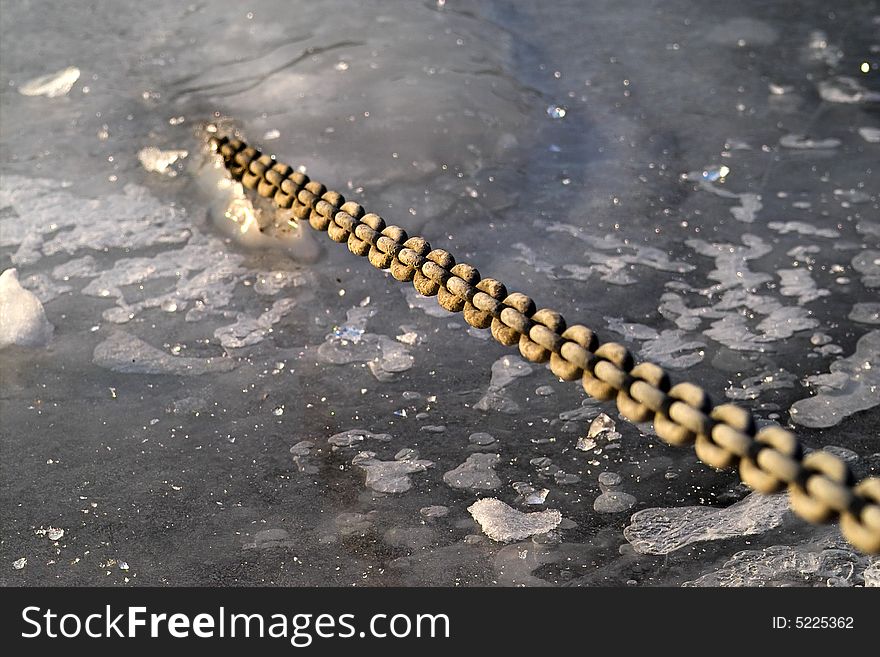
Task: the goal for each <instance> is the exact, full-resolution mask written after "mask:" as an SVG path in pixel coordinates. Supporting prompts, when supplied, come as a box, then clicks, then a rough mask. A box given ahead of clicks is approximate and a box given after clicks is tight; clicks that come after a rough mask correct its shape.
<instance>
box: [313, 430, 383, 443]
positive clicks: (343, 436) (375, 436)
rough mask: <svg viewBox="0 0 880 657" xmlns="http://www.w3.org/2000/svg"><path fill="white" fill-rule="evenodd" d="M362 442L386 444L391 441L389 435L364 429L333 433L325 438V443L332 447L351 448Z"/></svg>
mask: <svg viewBox="0 0 880 657" xmlns="http://www.w3.org/2000/svg"><path fill="white" fill-rule="evenodd" d="M364 440H378V441H380V442H388V441H390V440H391V434H388V433H373V432H371V431H366V430H364V429H348V430H347V431H341V432H340V433H335V434H333V435H332V436H330V437H329V438H327V443H328V444H329V445H332V446H333V447H352V446H353V445H357V444H358V443H361V442H363V441H364Z"/></svg>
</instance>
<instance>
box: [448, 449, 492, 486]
mask: <svg viewBox="0 0 880 657" xmlns="http://www.w3.org/2000/svg"><path fill="white" fill-rule="evenodd" d="M500 462H501V457H500V456H499V455H498V454H483V453H480V454H471V455H470V456H468V457H467V460H466V461H465V462H464V463H462V464H461V465H460V466H458V467H457V468H455V469H454V470H450V471H449V472H447V473H446V474H444V475H443V481H445V482H446V483H447V484H449V485H450V486H452V487H453V488H470V489H471V490H490V489H493V488H498V487H499V486H500V485H501V480H500V479H499V478H498V475H497V474H495V466H496V465H497V464H498V463H500Z"/></svg>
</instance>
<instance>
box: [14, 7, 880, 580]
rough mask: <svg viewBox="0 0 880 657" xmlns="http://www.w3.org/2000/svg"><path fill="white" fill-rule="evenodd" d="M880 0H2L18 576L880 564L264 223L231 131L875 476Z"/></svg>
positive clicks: (307, 239) (272, 575)
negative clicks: (226, 151)
mask: <svg viewBox="0 0 880 657" xmlns="http://www.w3.org/2000/svg"><path fill="white" fill-rule="evenodd" d="M853 4H854V5H858V6H856V7H853V8H849V9H839V8H835V9H830V8H829V7H831V6H832V5H831V4H829V3H823V2H815V1H813V0H808V1H806V2H797V3H795V2H786V3H766V2H757V1H754V0H749V1H747V2H738V3H697V2H686V1H681V0H672V1H666V2H659V1H658V2H644V1H636V0H614V1H611V0H590V1H589V2H578V1H576V0H560V1H558V2H555V3H552V4H546V3H524V2H520V3H514V2H512V1H502V0H498V1H494V2H489V1H486V2H458V1H456V0H448V1H447V2H437V1H436V0H434V1H431V2H405V1H403V0H400V1H390V2H383V3H381V4H379V3H364V2H353V1H342V0H328V1H322V2H320V3H316V2H311V3H307V2H295V3H291V2H280V1H267V2H256V3H240V2H233V1H227V2H211V3H195V4H189V5H188V4H186V3H179V2H169V1H162V2H150V3H143V2H130V1H126V2H95V3H89V4H88V6H87V7H86V6H83V7H81V8H80V7H78V8H76V9H73V8H72V7H71V5H69V4H68V3H61V2H42V3H36V2H34V3H31V2H15V3H13V2H8V1H5V2H3V8H2V9H3V10H2V14H0V20H2V33H0V36H2V41H0V83H2V87H0V104H2V124H0V147H2V155H0V173H2V184H0V271H3V270H10V269H15V270H16V271H15V272H7V273H5V274H4V275H3V278H2V280H0V302H2V303H3V312H4V320H3V321H4V324H3V327H2V331H0V342H2V343H3V348H2V350H0V373H2V395H0V440H2V442H0V474H2V476H0V493H2V504H3V514H2V532H0V533H2V540H0V573H2V575H0V582H2V583H4V584H32V585H37V584H67V585H97V584H140V585H147V584H152V585H161V584H190V585H195V584H223V585H243V584H252V585H263V584H266V585H269V584H277V585H328V584H330V585H422V584H425V585H455V586H459V585H460V586H468V585H491V584H502V585H528V586H543V585H575V586H597V585H632V586H652V585H659V584H665V585H682V584H689V585H707V584H708V585H719V584H722V585H762V584H770V585H792V584H795V585H818V586H825V585H833V586H853V585H863V584H865V583H868V584H874V585H877V584H878V583H880V565H878V564H880V562H878V561H877V560H876V558H875V559H874V560H873V561H872V559H871V558H868V557H865V556H863V555H860V554H858V553H857V552H855V551H854V550H853V549H852V548H851V547H849V546H848V545H847V544H846V542H845V541H843V539H842V538H841V537H840V534H839V532H838V530H837V528H836V527H835V526H829V527H815V526H811V525H808V524H806V523H805V522H802V521H800V520H798V519H797V518H795V517H794V516H793V515H792V514H791V513H790V512H788V511H787V500H786V499H785V496H783V495H777V496H758V495H750V494H749V491H748V489H747V488H746V487H744V486H743V485H741V484H739V482H738V479H737V478H736V476H735V474H733V473H719V472H715V471H713V470H712V469H710V468H708V467H706V466H704V465H702V464H701V463H699V462H698V461H697V460H696V457H695V456H694V454H693V452H692V450H689V449H682V450H680V449H675V448H672V447H669V446H667V445H665V444H664V443H663V442H662V441H660V440H659V439H658V438H657V437H656V436H655V435H653V434H652V432H651V431H650V429H649V427H647V426H634V425H632V424H629V423H628V422H626V421H624V420H623V419H622V418H620V417H618V415H617V413H616V411H615V409H614V407H613V406H612V405H602V404H599V403H597V402H593V401H591V400H588V399H586V397H585V395H584V393H583V390H582V389H581V388H580V386H578V385H574V384H566V383H563V382H561V381H559V380H557V379H555V378H554V377H553V376H552V375H551V374H550V372H549V371H548V370H546V369H545V368H543V367H542V366H539V365H533V364H529V363H527V362H526V361H524V360H522V359H521V358H520V357H519V354H518V353H517V352H516V351H515V350H507V349H505V348H504V347H502V346H500V345H498V344H497V343H495V342H494V341H493V340H491V338H490V336H489V334H488V332H485V331H477V330H475V329H469V328H468V326H467V324H465V323H464V321H463V320H462V319H461V316H460V315H453V314H450V313H447V312H446V311H444V310H442V309H440V308H439V306H438V305H437V303H436V301H435V300H434V299H428V298H423V297H419V296H418V295H417V294H416V293H415V292H414V291H413V290H412V287H411V286H409V285H401V284H399V283H397V282H396V281H395V280H394V279H393V278H391V277H390V276H389V275H385V274H383V273H382V272H379V271H377V270H375V269H373V268H372V267H370V265H369V264H368V263H367V262H366V260H364V259H358V258H355V257H353V256H352V255H351V254H349V253H348V251H347V249H345V248H344V247H341V248H340V247H338V246H337V245H335V244H333V243H332V242H330V241H329V240H326V239H325V238H324V237H323V236H321V235H316V234H312V232H311V229H310V228H309V227H308V226H307V225H303V226H302V227H301V228H300V229H299V230H298V233H297V235H296V236H295V237H294V238H293V239H292V240H289V241H288V242H286V243H282V242H281V241H276V242H272V241H271V240H268V241H267V242H263V243H258V244H254V243H251V242H250V241H247V240H245V241H242V240H241V239H238V238H237V237H236V233H238V232H239V231H238V227H237V226H234V225H232V222H230V221H229V219H228V218H227V217H226V214H227V210H230V211H229V214H233V215H235V212H236V210H235V207H234V206H235V204H233V208H231V209H229V208H227V205H228V204H229V202H230V194H229V190H223V189H218V187H217V185H216V178H217V172H216V170H213V169H212V162H211V161H210V160H209V159H208V158H207V156H206V154H205V153H204V151H203V148H202V142H201V140H202V139H203V136H204V135H203V134H202V131H201V130H200V126H203V125H204V123H205V122H208V121H218V122H219V123H220V124H221V125H222V126H224V127H225V128H234V129H237V130H239V131H240V132H241V135H242V136H243V138H245V139H247V140H248V141H249V142H250V143H252V144H254V145H256V146H259V147H260V148H262V149H263V150H264V151H266V152H274V153H276V154H277V156H278V158H279V159H280V160H282V161H284V162H287V163H290V164H293V165H294V166H298V165H301V166H302V167H304V170H305V171H307V172H308V174H309V175H310V176H313V177H314V178H315V179H317V180H320V181H321V182H323V183H325V184H327V185H328V186H329V187H330V188H332V189H338V190H339V191H340V192H342V193H343V194H345V195H346V196H347V197H348V196H351V197H352V198H356V199H358V200H359V201H360V202H361V203H362V204H363V205H364V206H365V207H366V208H367V209H368V210H370V211H373V212H376V213H378V214H381V215H383V216H384V217H385V218H386V219H387V220H388V221H389V223H392V222H393V223H396V224H399V225H401V226H402V227H404V228H405V229H406V230H407V231H408V232H409V233H410V234H411V235H415V234H420V235H423V236H424V237H425V238H427V239H428V240H429V241H430V242H431V244H432V245H433V246H434V247H437V248H444V249H447V250H449V251H450V252H451V253H453V254H454V255H455V256H456V257H458V258H459V259H460V260H461V261H468V262H471V263H473V264H474V265H475V266H477V267H478V268H479V269H480V271H481V273H482V274H483V275H484V276H493V277H495V278H498V279H500V280H502V281H504V282H505V283H506V284H507V286H508V289H510V290H521V291H522V292H525V293H527V294H529V295H531V296H532V297H533V298H534V299H536V301H537V302H538V304H539V306H540V305H542V304H543V305H546V306H548V307H552V308H554V309H556V310H559V311H560V312H561V313H562V314H563V315H564V316H566V317H567V318H568V319H569V321H570V322H571V323H574V322H582V323H584V324H586V325H588V326H591V327H593V328H594V329H596V330H597V331H598V332H599V333H600V335H602V336H604V337H606V338H608V339H617V340H621V341H623V342H625V343H626V344H627V345H629V346H630V347H631V348H632V349H633V351H634V352H635V353H637V354H639V356H640V357H641V358H644V359H646V360H652V361H654V362H658V363H660V364H661V365H663V366H664V367H667V368H670V370H671V371H672V373H673V375H674V376H675V377H676V380H684V379H687V380H691V381H694V382H697V383H700V384H701V385H704V386H705V387H706V388H707V389H708V390H710V391H711V392H712V395H713V398H714V399H716V400H725V399H727V400H732V401H735V402H737V403H740V404H743V405H746V406H748V407H749V408H751V409H752V410H753V411H754V412H755V413H756V415H757V416H758V418H759V420H760V421H761V422H764V423H771V422H777V423H780V424H783V425H787V426H789V425H790V426H792V427H794V428H795V429H796V430H797V432H798V434H799V436H800V437H801V438H802V440H803V441H804V443H805V444H806V445H808V446H809V447H812V448H816V449H822V448H826V449H830V450H832V451H834V452H835V453H836V454H837V455H839V456H842V457H844V458H845V459H847V460H849V461H850V462H851V465H852V467H853V469H854V470H855V472H856V474H857V475H860V476H864V475H866V474H869V473H873V474H875V475H876V474H877V473H878V472H880V439H878V435H880V409H878V406H880V294H878V288H880V212H878V207H880V198H878V195H880V189H878V184H877V180H878V175H877V169H878V167H880V157H878V156H880V118H878V117H880V114H878V107H880V83H878V77H880V74H878V65H880V39H878V34H880V6H878V5H877V3H873V2H864V3H853ZM238 202H240V203H243V204H244V206H245V212H246V211H247V208H248V206H247V203H248V202H247V200H246V199H238ZM239 209H240V208H239ZM236 216H237V215H236ZM16 276H17V280H16ZM23 290H29V291H30V292H31V293H32V294H28V293H26V292H24V291H23ZM34 295H35V297H36V299H35V298H34ZM36 300H39V303H37V301H36ZM41 308H42V310H41ZM41 313H42V314H41ZM13 320H15V321H13ZM18 320H21V321H22V322H24V321H25V320H29V321H30V322H31V324H30V325H27V326H24V325H19V324H16V323H15V322H17V321H18ZM10 343H11V344H10ZM22 343H28V344H22ZM480 499H483V501H480V502H478V500H480ZM493 500H497V501H493ZM524 513H528V514H533V515H528V516H524V515H522V514H524ZM478 520H479V521H481V522H480V523H478V522H477V521H478Z"/></svg>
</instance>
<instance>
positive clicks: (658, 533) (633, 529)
mask: <svg viewBox="0 0 880 657" xmlns="http://www.w3.org/2000/svg"><path fill="white" fill-rule="evenodd" d="M787 511H788V495H787V494H785V493H780V494H777V495H760V494H758V493H751V494H750V495H748V496H746V497H745V498H744V499H742V500H740V501H739V502H737V503H736V504H733V505H731V506H729V507H727V508H724V509H718V508H712V507H706V506H684V507H675V508H655V509H645V510H643V511H638V512H636V513H634V514H633V516H632V518H631V519H630V522H631V524H630V525H629V526H628V527H626V529H624V530H623V535H624V537H626V540H627V541H629V542H630V544H631V545H632V546H633V548H635V550H636V552H641V553H642V554H668V553H669V552H673V551H675V550H678V549H681V548H683V547H684V546H686V545H690V544H691V543H697V542H700V541H713V540H720V539H725V538H736V537H741V536H748V535H751V534H760V533H763V532H766V531H769V530H770V529H773V528H774V527H778V526H779V524H780V523H781V522H782V519H783V517H784V516H785V514H786V512H787Z"/></svg>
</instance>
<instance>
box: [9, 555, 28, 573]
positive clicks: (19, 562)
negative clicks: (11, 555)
mask: <svg viewBox="0 0 880 657" xmlns="http://www.w3.org/2000/svg"><path fill="white" fill-rule="evenodd" d="M25 566H27V557H22V558H21V559H16V560H15V561H13V562H12V567H13V568H15V569H16V570H21V569H22V568H24V567H25Z"/></svg>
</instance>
